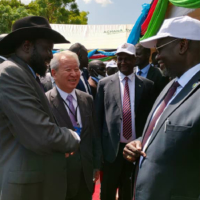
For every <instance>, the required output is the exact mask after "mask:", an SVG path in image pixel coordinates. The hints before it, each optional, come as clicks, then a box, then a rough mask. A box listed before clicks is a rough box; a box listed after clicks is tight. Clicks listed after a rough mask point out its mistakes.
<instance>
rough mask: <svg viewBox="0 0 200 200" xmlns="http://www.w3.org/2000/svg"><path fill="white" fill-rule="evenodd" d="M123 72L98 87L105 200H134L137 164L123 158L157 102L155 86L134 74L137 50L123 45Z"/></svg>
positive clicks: (120, 56)
mask: <svg viewBox="0 0 200 200" xmlns="http://www.w3.org/2000/svg"><path fill="white" fill-rule="evenodd" d="M116 55H117V65H118V69H119V72H118V73H115V74H114V75H111V76H108V77H106V78H103V79H102V80H100V81H99V83H98V86H97V95H96V99H95V109H96V116H97V120H98V127H99V131H100V134H101V141H102V149H103V179H102V183H101V200H115V198H116V191H117V188H118V187H119V190H120V198H121V199H123V200H132V171H133V170H134V165H133V163H129V162H128V161H126V160H125V159H124V158H123V154H122V152H123V149H124V147H125V145H126V144H127V143H128V142H130V141H133V140H134V139H135V138H137V137H138V136H141V134H142V130H143V128H144V124H145V122H146V119H147V115H148V114H149V111H150V109H151V107H152V104H153V102H154V86H153V82H152V81H150V80H148V79H145V78H143V77H139V76H137V75H135V74H134V73H133V68H134V66H135V60H136V58H135V55H136V52H135V47H134V45H132V44H128V43H124V44H122V45H120V46H119V47H118V49H117V52H116Z"/></svg>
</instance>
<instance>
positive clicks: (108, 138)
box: [95, 73, 155, 162]
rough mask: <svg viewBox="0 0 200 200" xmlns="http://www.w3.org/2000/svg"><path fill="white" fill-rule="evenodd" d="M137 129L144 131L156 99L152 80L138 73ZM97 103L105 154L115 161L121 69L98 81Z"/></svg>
mask: <svg viewBox="0 0 200 200" xmlns="http://www.w3.org/2000/svg"><path fill="white" fill-rule="evenodd" d="M135 77H136V78H135V126H136V127H135V129H136V136H137V137H139V136H141V135H142V131H143V128H144V125H145V122H146V119H147V116H148V114H149V112H150V110H151V108H152V105H153V103H154V100H155V98H154V97H155V94H154V87H153V82H152V81H150V80H148V79H145V78H143V77H139V76H137V75H136V76H135ZM95 107H96V114H97V120H98V124H99V130H100V133H101V137H102V148H103V158H104V159H105V160H106V161H108V162H114V160H115V158H116V156H117V154H118V149H119V144H120V132H121V121H122V103H121V93H120V82H119V77H118V73H116V74H114V75H112V76H109V77H106V78H104V79H102V80H101V81H99V83H98V88H97V95H96V99H95Z"/></svg>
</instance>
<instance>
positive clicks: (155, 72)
mask: <svg viewBox="0 0 200 200" xmlns="http://www.w3.org/2000/svg"><path fill="white" fill-rule="evenodd" d="M135 47H136V63H135V65H136V68H135V73H136V74H137V75H139V76H142V77H144V78H147V79H149V80H151V81H153V82H154V87H155V92H156V97H157V96H158V95H159V94H160V92H161V91H162V89H163V88H164V87H165V86H166V84H167V83H168V82H166V79H165V78H164V77H163V75H162V72H161V70H160V69H159V68H157V67H153V66H152V65H151V64H150V63H149V57H150V53H151V50H150V49H148V48H144V47H143V46H142V45H141V44H137V45H136V46H135Z"/></svg>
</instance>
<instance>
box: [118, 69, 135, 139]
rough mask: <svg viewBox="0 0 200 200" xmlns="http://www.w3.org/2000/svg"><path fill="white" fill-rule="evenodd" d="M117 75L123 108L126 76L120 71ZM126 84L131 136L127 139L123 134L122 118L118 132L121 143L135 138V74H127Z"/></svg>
mask: <svg viewBox="0 0 200 200" xmlns="http://www.w3.org/2000/svg"><path fill="white" fill-rule="evenodd" d="M118 75H119V82H120V92H121V102H122V109H123V97H124V87H125V82H126V81H125V80H124V78H125V77H126V76H125V75H124V74H122V73H121V72H120V71H119V72H118ZM127 77H128V78H129V80H128V86H129V93H130V102H131V120H132V137H131V138H130V139H129V140H127V139H125V138H124V136H123V120H122V123H121V134H120V142H121V143H128V142H131V141H133V140H134V139H135V138H136V134H135V109H134V108H135V74H134V73H132V74H130V75H129V76H127Z"/></svg>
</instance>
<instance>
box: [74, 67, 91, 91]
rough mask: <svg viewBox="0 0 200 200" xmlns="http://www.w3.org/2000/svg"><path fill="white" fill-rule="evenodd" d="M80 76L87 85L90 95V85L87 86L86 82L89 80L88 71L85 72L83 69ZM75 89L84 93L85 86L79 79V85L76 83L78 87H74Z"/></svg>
mask: <svg viewBox="0 0 200 200" xmlns="http://www.w3.org/2000/svg"><path fill="white" fill-rule="evenodd" d="M82 76H83V78H84V80H85V84H86V85H87V88H88V91H89V94H91V89H90V85H89V83H88V81H87V80H88V78H89V74H88V70H87V69H85V68H84V69H83V73H82ZM76 89H78V90H81V91H83V92H86V89H85V85H84V84H83V81H82V80H81V79H80V80H79V83H78V85H77V86H76Z"/></svg>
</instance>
